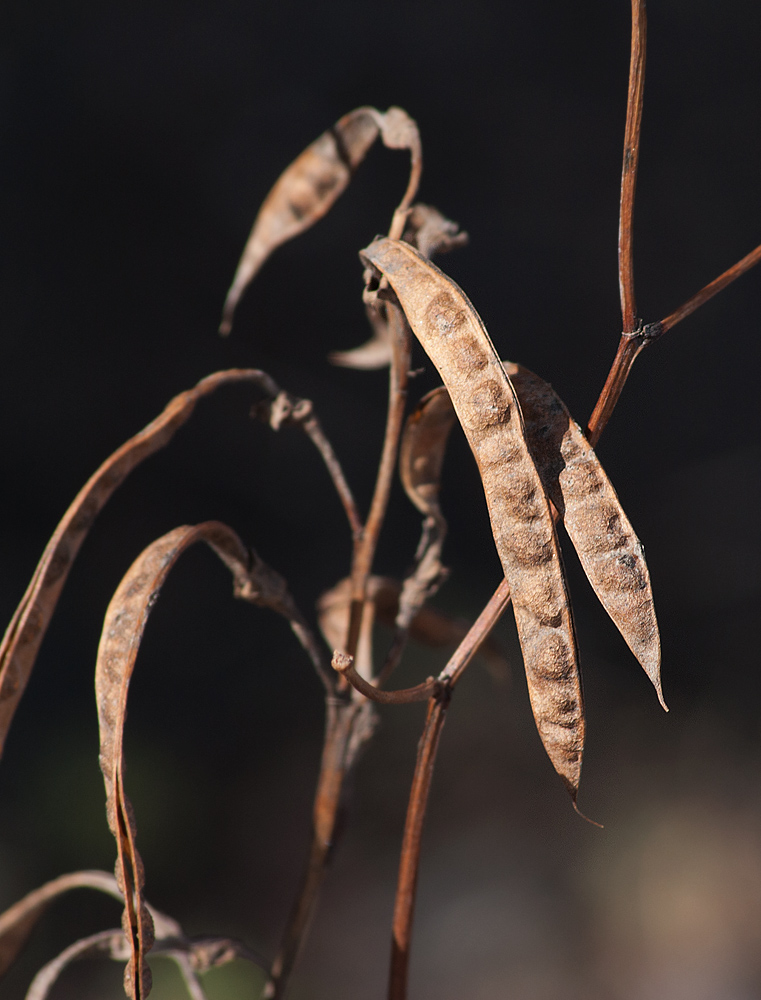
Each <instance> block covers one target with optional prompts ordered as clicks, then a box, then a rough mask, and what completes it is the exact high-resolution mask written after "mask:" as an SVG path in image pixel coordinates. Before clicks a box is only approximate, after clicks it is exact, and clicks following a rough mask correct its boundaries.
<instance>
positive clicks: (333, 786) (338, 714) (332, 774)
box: [262, 698, 373, 1000]
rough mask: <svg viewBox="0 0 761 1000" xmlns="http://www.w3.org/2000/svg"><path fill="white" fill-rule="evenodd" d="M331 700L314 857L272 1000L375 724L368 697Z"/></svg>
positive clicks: (275, 974)
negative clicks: (349, 780) (351, 774)
mask: <svg viewBox="0 0 761 1000" xmlns="http://www.w3.org/2000/svg"><path fill="white" fill-rule="evenodd" d="M326 706H327V717H326V720H325V740H324V743H323V751H322V760H321V762H320V774H319V778H318V782H317V791H316V793H315V799H314V811H313V817H312V841H311V844H310V849H309V859H308V862H307V867H306V871H305V872H304V877H303V881H302V884H301V889H300V891H299V893H298V895H297V897H296V900H295V902H294V905H293V909H292V910H291V913H290V915H289V917H288V922H287V924H286V930H285V934H284V936H283V939H282V942H281V945H280V949H279V951H278V954H277V956H276V958H275V961H274V962H273V963H272V970H271V972H270V978H269V980H268V982H267V985H266V986H265V988H264V992H263V993H262V997H263V998H267V1000H280V998H282V997H283V996H284V994H285V990H286V987H287V985H288V980H289V978H290V975H291V972H292V971H293V967H294V965H295V963H296V959H297V958H298V954H299V950H300V948H301V945H302V942H303V941H304V938H305V936H306V932H307V929H308V927H309V923H310V920H311V917H312V915H313V913H314V909H315V904H316V902H317V897H318V895H319V891H320V887H321V886H322V883H323V881H324V878H325V873H326V871H327V866H328V862H329V860H330V857H331V853H332V850H333V846H334V835H335V828H336V818H337V816H338V812H339V807H340V805H341V801H342V794H343V789H344V780H345V778H346V774H347V772H348V771H349V770H350V769H351V767H352V765H353V763H354V761H355V760H356V757H357V754H358V752H359V750H360V749H361V747H362V745H363V744H364V743H365V742H366V741H367V739H369V737H370V735H371V734H372V730H373V721H372V720H373V715H372V712H371V706H370V705H368V703H367V702H366V701H364V699H363V701H362V702H361V703H360V702H353V701H349V700H346V699H342V698H328V699H326ZM369 710H370V711H369Z"/></svg>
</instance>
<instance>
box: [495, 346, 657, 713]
mask: <svg viewBox="0 0 761 1000" xmlns="http://www.w3.org/2000/svg"><path fill="white" fill-rule="evenodd" d="M505 370H506V371H507V373H508V375H509V376H510V378H511V380H512V383H513V385H514V386H515V391H516V392H517V393H518V399H519V400H520V404H521V410H522V411H523V419H524V421H525V425H526V435H527V437H528V442H529V447H530V449H531V454H532V455H533V457H534V461H535V462H536V467H537V469H538V470H539V474H540V476H541V477H542V483H543V484H544V489H545V492H546V493H547V496H548V497H549V498H550V500H551V501H552V502H553V504H554V505H555V507H556V508H557V510H558V513H559V514H560V516H561V518H562V519H563V523H564V525H565V529H566V531H567V532H568V537H569V538H570V539H571V541H572V542H573V545H574V548H575V549H576V551H577V552H578V554H579V559H580V561H581V565H582V566H583V567H584V572H585V573H586V574H587V577H588V579H589V582H590V583H591V584H592V587H593V588H594V592H595V593H596V594H597V596H598V598H599V599H600V603H601V604H602V606H603V607H604V608H605V610H606V611H607V612H608V614H609V615H610V617H611V618H612V619H613V621H614V622H615V624H616V627H617V628H618V630H619V632H620V633H621V635H622V636H623V638H624V640H625V641H626V644H627V645H628V647H629V649H631V651H632V653H634V655H635V656H636V657H637V659H638V660H639V662H640V663H641V664H642V667H643V668H644V670H645V673H646V674H647V676H648V677H649V678H650V680H651V681H652V683H653V686H654V687H655V690H656V692H657V693H658V698H659V700H660V703H661V705H663V707H664V708H666V703H665V702H664V700H663V692H662V690H661V670H660V668H661V643H660V638H659V634H658V622H657V621H656V618H655V607H654V605H653V593H652V589H651V587H650V574H649V573H648V569H647V564H646V562H645V555H644V550H643V548H642V545H641V543H640V541H639V539H638V538H637V536H636V535H635V533H634V529H633V528H632V526H631V524H630V522H629V519H628V518H627V516H626V514H625V513H624V510H623V508H622V506H621V504H620V502H619V499H618V497H617V496H616V491H615V490H614V489H613V486H612V485H611V482H610V480H609V479H608V477H607V475H606V474H605V470H604V469H603V467H602V466H601V465H600V462H599V460H598V458H597V456H596V455H595V453H594V450H593V448H592V446H591V445H590V444H589V442H588V441H587V439H586V437H585V436H584V433H583V431H582V430H581V428H580V427H579V425H578V424H577V423H576V422H575V421H574V420H573V418H572V417H571V415H570V413H569V412H568V410H567V409H566V407H565V404H564V403H563V401H562V400H561V399H560V397H559V396H558V395H557V393H556V392H555V391H554V390H553V388H552V386H551V385H549V384H548V383H547V382H545V381H544V379H541V378H539V376H538V375H535V374H534V373H533V372H531V371H529V370H528V369H527V368H523V367H522V366H521V365H515V364H512V363H510V362H505ZM667 710H668V709H667Z"/></svg>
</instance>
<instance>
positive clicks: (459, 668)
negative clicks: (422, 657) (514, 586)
mask: <svg viewBox="0 0 761 1000" xmlns="http://www.w3.org/2000/svg"><path fill="white" fill-rule="evenodd" d="M509 603H510V586H509V584H508V582H507V580H505V579H503V580H502V582H501V583H500V585H499V586H498V587H497V589H496V590H495V591H494V593H493V594H492V596H491V597H490V598H489V601H488V603H487V604H486V607H485V608H484V609H483V611H482V612H481V614H480V615H479V616H478V618H476V620H475V621H474V622H473V624H472V625H471V627H470V629H469V630H468V634H467V635H466V636H465V638H464V639H463V640H462V642H461V643H460V645H459V646H458V647H457V649H456V650H455V651H454V653H453V654H452V656H451V657H450V660H449V663H447V665H446V667H444V669H443V670H442V671H441V673H440V674H439V678H438V679H439V680H440V681H442V682H446V683H448V684H449V686H450V687H452V688H453V687H454V686H455V684H456V683H457V682H458V680H459V679H460V677H462V674H463V671H464V670H465V668H466V667H467V665H468V664H469V663H470V661H471V660H472V659H473V657H474V656H475V655H476V653H477V652H478V649H479V646H480V645H481V643H482V642H484V641H485V640H486V639H487V638H488V636H489V633H490V632H491V630H492V629H493V628H494V626H495V625H496V624H497V622H498V621H499V620H500V618H501V617H502V615H503V614H504V613H505V610H506V609H507V606H508V604H509Z"/></svg>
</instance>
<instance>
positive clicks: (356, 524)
mask: <svg viewBox="0 0 761 1000" xmlns="http://www.w3.org/2000/svg"><path fill="white" fill-rule="evenodd" d="M305 402H306V401H305ZM302 427H303V428H304V430H305V432H306V433H307V434H308V435H309V437H310V438H311V440H312V442H313V444H314V445H315V447H316V448H317V450H318V451H319V453H320V455H322V460H323V462H324V463H325V466H326V468H327V470H328V472H329V474H330V478H331V479H332V480H333V486H334V487H335V490H336V493H337V494H338V496H339V499H340V500H341V503H342V504H343V508H344V510H345V511H346V517H347V518H348V521H349V526H350V528H351V533H352V537H353V538H354V539H355V540H357V539H359V538H360V537H361V535H362V518H361V517H360V516H359V510H358V508H357V504H356V501H355V499H354V494H353V493H352V492H351V487H350V486H349V484H348V482H347V481H346V477H345V476H344V473H343V469H342V468H341V463H340V462H339V461H338V457H337V456H336V453H335V452H334V451H333V446H332V445H331V443H330V441H328V439H327V438H326V437H325V433H324V431H323V429H322V425H321V424H320V422H319V420H318V419H317V417H316V416H315V415H314V413H313V412H312V411H311V404H310V413H309V416H308V417H306V418H305V419H304V420H303V421H302Z"/></svg>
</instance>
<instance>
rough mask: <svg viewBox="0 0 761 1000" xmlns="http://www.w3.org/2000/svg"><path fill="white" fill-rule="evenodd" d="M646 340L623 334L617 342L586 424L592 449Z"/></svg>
mask: <svg viewBox="0 0 761 1000" xmlns="http://www.w3.org/2000/svg"><path fill="white" fill-rule="evenodd" d="M647 343H648V341H647V340H643V339H642V338H641V337H627V336H626V335H625V334H624V335H623V336H622V337H621V339H620V341H619V342H618V351H617V352H616V356H615V358H614V359H613V364H612V365H611V367H610V371H609V372H608V377H607V379H606V380H605V385H604V386H603V388H602V392H601V393H600V397H599V399H598V400H597V403H596V404H595V408H594V410H593V411H592V416H591V417H590V418H589V423H588V424H587V437H588V438H589V442H590V444H591V445H592V446H593V447H594V446H595V445H596V444H597V442H598V441H599V439H600V435H601V434H602V432H603V429H604V428H605V425H606V424H607V423H608V421H609V420H610V418H611V415H612V414H613V410H614V409H615V408H616V404H617V403H618V400H619V398H620V396H621V392H622V391H623V388H624V386H625V385H626V380H627V379H628V377H629V372H630V371H631V368H632V365H633V364H634V359H635V358H636V357H637V355H638V354H639V353H640V351H642V350H643V348H644V347H645V345H646V344H647Z"/></svg>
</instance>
